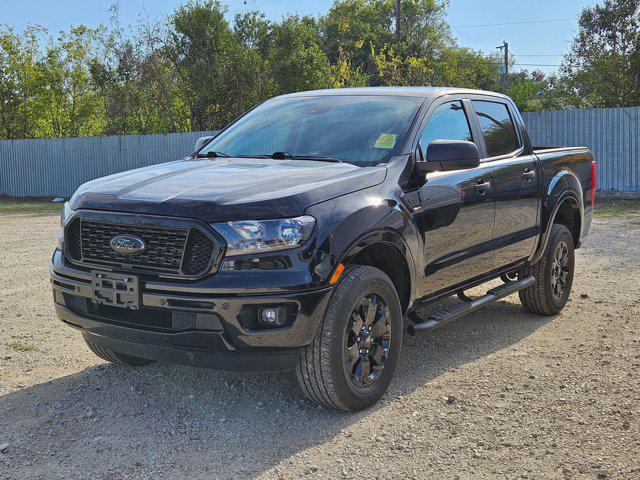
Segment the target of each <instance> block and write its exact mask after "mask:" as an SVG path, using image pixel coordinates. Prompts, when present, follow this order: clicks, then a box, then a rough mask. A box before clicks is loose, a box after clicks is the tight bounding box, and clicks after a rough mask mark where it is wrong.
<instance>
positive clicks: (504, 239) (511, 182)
mask: <svg viewBox="0 0 640 480" xmlns="http://www.w3.org/2000/svg"><path fill="white" fill-rule="evenodd" d="M471 104H472V106H473V109H474V111H475V113H476V115H477V121H478V124H479V126H480V130H481V132H482V137H483V138H482V139H483V141H484V156H485V158H484V159H483V161H482V163H483V164H484V165H487V166H489V167H491V172H492V176H493V181H494V187H495V189H494V196H495V202H496V220H495V223H494V227H493V239H494V245H495V257H494V268H500V267H504V266H507V265H510V264H513V263H517V262H519V261H521V260H523V259H525V258H527V257H529V255H531V254H532V252H533V249H534V248H535V244H536V239H537V236H538V234H539V227H538V223H539V222H538V211H539V198H540V197H539V195H538V186H539V184H540V174H541V172H540V170H539V168H538V166H539V162H538V160H537V158H536V157H535V156H534V155H532V154H531V152H528V151H527V149H528V148H529V146H528V145H527V143H526V142H525V138H524V135H523V132H522V131H521V124H520V121H519V116H518V115H517V112H516V111H515V109H514V107H513V105H512V104H511V103H510V102H508V101H507V100H505V99H503V98H500V97H485V98H483V97H478V98H474V99H473V100H472V101H471Z"/></svg>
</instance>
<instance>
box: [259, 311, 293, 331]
mask: <svg viewBox="0 0 640 480" xmlns="http://www.w3.org/2000/svg"><path fill="white" fill-rule="evenodd" d="M287 321H288V313H287V308H286V307H265V308H262V309H260V311H259V315H258V322H259V323H261V324H262V325H271V326H278V327H279V326H282V325H286V323H287Z"/></svg>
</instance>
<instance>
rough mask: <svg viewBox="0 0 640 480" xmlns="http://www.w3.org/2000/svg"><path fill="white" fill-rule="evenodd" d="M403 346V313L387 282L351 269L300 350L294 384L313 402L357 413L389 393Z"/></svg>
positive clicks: (373, 271)
mask: <svg viewBox="0 0 640 480" xmlns="http://www.w3.org/2000/svg"><path fill="white" fill-rule="evenodd" d="M401 345H402V310H401V307H400V300H399V299H398V294H397V293H396V290H395V288H394V286H393V283H392V282H391V280H390V279H389V277H388V276H387V275H386V274H385V273H384V272H382V271H381V270H378V269H377V268H373V267H369V266H359V265H356V266H353V267H349V268H348V269H347V270H346V271H345V273H343V275H342V278H341V280H340V282H339V283H338V284H337V286H336V287H335V289H334V291H333V293H332V295H331V299H330V300H329V304H328V305H327V309H326V311H325V314H324V319H323V321H322V323H321V325H320V326H319V328H318V332H317V333H316V336H315V338H314V340H313V342H312V343H311V345H309V346H308V347H306V348H305V349H303V351H302V352H301V355H300V359H299V361H298V366H297V368H296V376H297V379H298V383H299V384H300V387H301V388H302V391H303V392H304V393H305V395H306V396H307V397H308V398H310V399H311V400H313V401H315V402H317V403H319V404H321V405H324V406H327V407H330V408H335V409H339V410H347V411H356V410H361V409H363V408H366V407H368V406H370V405H373V404H374V403H376V402H377V401H378V400H379V399H380V398H381V397H382V396H383V395H384V393H385V392H386V391H387V388H388V387H389V384H390V383H391V380H392V378H393V374H394V372H395V369H396V365H397V363H398V358H399V355H400V348H401Z"/></svg>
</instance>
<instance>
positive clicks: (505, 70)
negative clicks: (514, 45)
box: [496, 41, 509, 88]
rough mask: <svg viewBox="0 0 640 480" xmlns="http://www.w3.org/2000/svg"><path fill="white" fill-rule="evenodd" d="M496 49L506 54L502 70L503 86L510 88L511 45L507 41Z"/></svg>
mask: <svg viewBox="0 0 640 480" xmlns="http://www.w3.org/2000/svg"><path fill="white" fill-rule="evenodd" d="M496 48H497V49H498V50H503V52H504V64H503V65H502V68H501V69H500V70H501V72H500V73H502V84H503V86H504V88H509V43H508V42H506V41H505V42H502V45H498V46H497V47H496Z"/></svg>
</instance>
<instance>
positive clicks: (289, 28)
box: [267, 16, 331, 93]
mask: <svg viewBox="0 0 640 480" xmlns="http://www.w3.org/2000/svg"><path fill="white" fill-rule="evenodd" d="M267 62H268V66H269V74H270V76H271V78H272V79H273V82H274V84H275V93H288V92H297V91H301V90H313V89H317V88H327V87H329V86H330V83H331V67H330V64H329V60H328V58H327V56H326V55H325V53H324V51H323V50H322V48H321V47H320V38H319V33H318V26H317V23H316V21H315V20H314V19H313V18H311V17H297V16H288V17H286V18H285V19H284V20H283V21H282V23H279V24H275V25H273V32H272V43H271V46H270V48H269V54H268V57H267Z"/></svg>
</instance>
